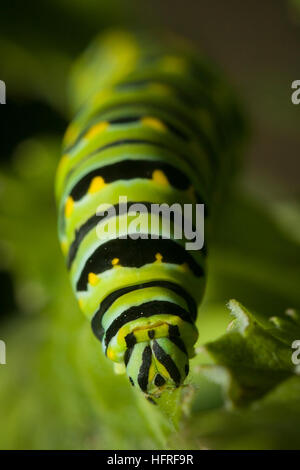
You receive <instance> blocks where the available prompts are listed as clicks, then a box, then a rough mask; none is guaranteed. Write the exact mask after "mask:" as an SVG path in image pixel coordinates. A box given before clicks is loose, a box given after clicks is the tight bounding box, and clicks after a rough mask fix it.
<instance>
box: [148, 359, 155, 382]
mask: <svg viewBox="0 0 300 470" xmlns="http://www.w3.org/2000/svg"><path fill="white" fill-rule="evenodd" d="M155 375H156V369H155V367H154V365H153V363H151V366H150V368H149V382H152V380H153V379H154V376H155Z"/></svg>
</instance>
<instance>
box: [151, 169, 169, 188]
mask: <svg viewBox="0 0 300 470" xmlns="http://www.w3.org/2000/svg"><path fill="white" fill-rule="evenodd" d="M152 179H153V181H155V182H156V183H158V184H162V185H164V186H167V185H168V184H169V180H168V178H167V177H166V175H165V174H164V172H163V171H161V170H154V171H153V173H152Z"/></svg>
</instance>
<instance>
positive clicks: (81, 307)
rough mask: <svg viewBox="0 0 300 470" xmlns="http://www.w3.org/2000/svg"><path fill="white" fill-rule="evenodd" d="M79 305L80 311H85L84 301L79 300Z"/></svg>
mask: <svg viewBox="0 0 300 470" xmlns="http://www.w3.org/2000/svg"><path fill="white" fill-rule="evenodd" d="M78 305H79V308H80V310H83V299H78Z"/></svg>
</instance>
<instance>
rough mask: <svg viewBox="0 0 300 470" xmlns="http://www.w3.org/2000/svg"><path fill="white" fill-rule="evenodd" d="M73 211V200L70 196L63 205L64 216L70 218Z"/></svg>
mask: <svg viewBox="0 0 300 470" xmlns="http://www.w3.org/2000/svg"><path fill="white" fill-rule="evenodd" d="M73 209H74V200H73V198H72V197H71V196H69V197H68V199H67V201H66V205H65V216H66V217H70V216H71V214H72V212H73Z"/></svg>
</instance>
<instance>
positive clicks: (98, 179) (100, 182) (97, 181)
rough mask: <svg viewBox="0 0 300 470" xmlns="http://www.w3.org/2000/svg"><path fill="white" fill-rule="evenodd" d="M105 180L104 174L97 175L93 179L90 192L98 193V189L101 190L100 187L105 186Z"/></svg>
mask: <svg viewBox="0 0 300 470" xmlns="http://www.w3.org/2000/svg"><path fill="white" fill-rule="evenodd" d="M105 185H106V184H105V181H104V179H103V178H102V176H95V178H93V179H92V181H91V184H90V187H89V189H88V193H89V194H93V193H96V192H97V191H100V189H102V188H104V186H105Z"/></svg>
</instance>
